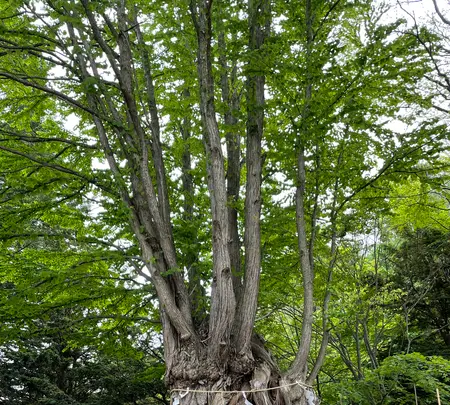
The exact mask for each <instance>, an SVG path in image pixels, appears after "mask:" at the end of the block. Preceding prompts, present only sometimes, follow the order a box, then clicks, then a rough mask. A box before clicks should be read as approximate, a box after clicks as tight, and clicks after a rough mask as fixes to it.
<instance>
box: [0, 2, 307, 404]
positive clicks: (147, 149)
mask: <svg viewBox="0 0 450 405" xmlns="http://www.w3.org/2000/svg"><path fill="white" fill-rule="evenodd" d="M46 4H47V3H46ZM55 4H56V3H55ZM55 4H54V3H53V2H50V1H48V4H47V7H48V8H49V9H50V10H52V13H54V14H55V15H57V16H59V18H60V19H61V24H63V25H64V26H65V27H66V28H67V33H66V34H65V35H67V43H68V44H69V45H66V44H64V45H61V46H60V48H61V49H60V52H61V53H62V54H67V55H66V57H67V59H68V60H70V61H71V63H72V64H73V66H70V69H71V75H73V77H75V78H76V79H77V80H78V82H79V83H87V84H89V83H94V85H93V86H94V90H95V91H92V89H88V86H86V89H85V94H83V98H81V99H82V101H79V100H78V99H76V98H72V97H71V96H68V95H64V94H63V93H60V92H59V91H57V90H54V89H52V88H50V87H45V86H43V85H40V84H35V83H34V82H33V80H31V79H30V80H28V81H27V80H26V79H22V76H17V77H16V78H12V79H13V80H15V81H16V82H19V83H21V84H25V85H26V86H31V87H34V88H35V89H37V90H39V91H43V92H46V93H47V94H51V95H53V96H56V97H58V98H59V99H60V100H62V101H63V102H65V103H68V104H70V105H71V106H72V107H75V108H78V109H81V110H83V112H84V113H88V114H89V115H90V116H91V118H92V120H93V122H94V124H95V129H96V132H97V135H98V139H99V145H100V146H101V148H102V149H103V152H104V155H105V157H106V160H107V162H108V165H109V168H110V172H111V174H112V181H113V182H115V186H116V188H117V191H118V193H117V194H118V196H116V198H117V201H120V200H121V201H122V204H123V205H124V206H125V207H126V208H127V210H128V214H129V218H128V220H129V227H130V229H131V230H132V232H133V233H134V236H135V238H136V240H137V241H138V243H139V247H140V251H141V259H142V262H143V263H144V264H145V266H146V268H147V270H148V272H149V273H150V275H147V274H145V273H144V272H142V269H141V270H138V272H139V274H141V275H142V274H144V277H146V279H147V280H149V281H151V283H152V284H153V286H154V289H155V291H156V294H157V297H158V300H159V304H160V310H161V318H162V325H163V336H164V350H165V360H166V368H167V371H166V380H167V383H168V385H169V387H170V388H171V389H173V390H181V391H174V393H178V394H174V396H173V399H174V402H175V401H177V400H178V402H179V403H183V404H198V405H201V404H206V403H212V404H222V403H224V401H225V403H227V404H240V403H244V404H247V402H246V399H245V397H244V395H243V394H242V391H244V392H246V391H247V392H249V395H248V399H247V401H250V402H251V403H253V404H265V405H266V404H267V405H269V404H292V405H297V404H298V405H300V404H302V405H303V404H307V403H309V402H308V398H310V397H311V395H309V394H308V395H309V396H308V395H307V393H308V392H309V391H307V390H305V389H304V388H303V386H301V385H297V384H296V381H297V379H299V381H300V382H305V381H306V376H307V367H306V364H307V359H308V356H309V352H310V341H311V333H312V331H311V323H312V312H313V306H312V278H313V274H312V268H311V263H310V259H309V252H308V246H307V243H306V233H305V227H306V224H305V219H304V212H303V211H304V208H303V205H302V204H303V201H299V202H298V214H297V219H298V229H299V248H300V258H301V264H302V270H303V272H304V279H305V322H304V326H303V334H302V342H301V348H300V351H299V355H298V356H297V358H296V360H295V362H294V364H293V366H292V367H291V368H290V369H289V370H288V372H287V373H286V375H285V376H284V377H283V376H282V375H281V374H280V372H279V370H278V368H277V366H276V364H275V363H274V361H273V360H272V359H271V357H270V355H269V353H268V352H267V351H266V349H265V348H264V345H263V344H261V342H258V339H257V338H256V337H255V335H254V324H255V317H256V312H257V301H258V295H259V282H260V272H261V229H260V228H261V227H260V218H261V206H262V198H261V184H262V166H263V157H262V142H263V134H264V115H265V112H264V111H265V94H264V91H265V75H264V72H263V71H261V69H260V67H259V64H262V61H261V60H259V59H261V54H262V50H263V46H264V43H265V40H266V39H267V37H268V35H269V28H270V15H271V11H270V2H269V0H262V1H255V0H249V2H248V10H247V12H248V26H247V29H248V50H249V52H250V53H251V54H252V58H250V59H252V61H249V62H248V66H247V68H248V72H247V73H245V74H246V77H245V81H246V84H245V86H244V89H245V97H246V109H247V111H246V113H247V114H246V122H245V124H246V125H245V126H246V149H245V164H246V186H245V214H244V216H245V220H244V235H243V236H244V237H243V239H244V240H243V245H244V246H243V247H244V251H245V254H243V253H242V252H240V241H239V231H238V221H237V212H236V210H233V209H232V208H230V203H232V200H233V199H234V200H237V199H238V198H239V184H240V167H241V166H240V165H241V156H239V154H240V145H239V143H240V137H239V136H238V135H237V134H233V133H228V134H227V135H226V137H225V138H226V141H227V147H228V153H227V155H228V156H229V159H228V161H227V162H226V159H225V157H224V153H223V151H222V136H221V135H222V134H221V132H220V131H219V124H218V121H217V115H218V113H217V109H216V106H215V90H214V84H215V79H214V77H213V69H212V65H213V56H212V51H211V43H212V39H213V32H212V25H213V24H212V0H191V1H190V4H189V9H190V13H191V18H192V23H193V26H194V27H195V33H196V37H197V58H196V63H197V75H198V90H199V92H198V94H199V100H198V106H199V110H200V118H201V124H202V134H203V143H204V159H205V162H206V168H207V170H206V172H207V173H206V177H207V184H208V190H209V199H210V219H211V228H212V230H211V242H212V258H213V260H212V261H213V268H212V280H211V284H210V285H211V293H210V297H207V296H206V294H205V291H204V289H203V291H201V290H202V285H201V282H200V280H199V279H195V277H198V275H196V274H195V275H194V274H193V272H192V270H193V269H194V268H195V264H196V263H195V261H196V260H197V257H196V256H195V255H191V256H190V258H189V259H188V260H189V261H190V262H191V263H190V265H192V266H193V267H191V268H190V270H189V271H188V273H189V274H188V275H191V276H192V278H191V279H190V280H189V281H188V282H186V280H185V279H184V275H183V271H179V270H180V269H179V258H178V252H177V249H176V247H175V240H174V234H173V227H172V223H171V212H170V205H169V193H168V184H167V183H168V176H167V174H166V167H165V164H166V163H167V162H165V159H164V158H165V156H164V155H163V150H162V143H161V137H160V128H161V126H160V123H159V117H158V103H157V100H156V95H155V85H154V82H153V75H152V71H151V63H150V55H149V52H148V49H147V46H146V43H145V38H144V33H143V32H142V30H141V27H140V25H139V22H138V15H137V11H136V9H135V6H134V5H132V4H131V2H128V1H127V0H119V1H117V2H116V4H115V8H114V12H115V13H116V14H115V15H114V18H115V21H111V17H110V15H109V14H110V11H111V10H109V9H108V8H106V9H104V10H103V11H101V10H97V8H96V3H95V2H94V1H91V0H81V2H80V4H78V3H77V2H73V1H68V2H67V4H65V3H64V2H62V3H61V4H59V3H57V4H56V5H55ZM307 4H309V10H310V5H311V3H310V1H308V2H307ZM308 19H309V20H308V21H311V20H312V17H311V16H309V17H308ZM81 21H83V23H81ZM58 24H59V21H58ZM58 29H59V28H57V30H58ZM308 30H309V31H308V33H309V34H308V35H309V36H311V32H312V31H311V27H309V28H308ZM54 35H55V36H58V35H59V32H58V31H56V32H55V33H54ZM221 38H222V39H220V36H219V43H220V44H221V45H222V46H223V45H224V44H225V41H224V36H222V37H221ZM88 39H89V40H88ZM80 48H81V49H82V52H80V51H76V50H78V49H80ZM43 52H44V51H43ZM221 52H222V54H221V59H220V63H221V64H222V68H223V69H224V74H223V75H222V77H221V84H222V97H223V99H224V101H225V102H226V103H227V104H228V108H227V112H226V123H227V124H230V125H232V124H233V123H235V118H234V117H233V109H235V108H236V107H238V105H239V97H238V96H236V94H235V93H233V92H232V91H230V89H229V85H228V81H229V80H230V77H229V76H228V72H227V69H228V68H227V60H226V58H224V55H225V54H226V52H224V51H223V50H221ZM99 55H100V56H101V57H102V58H103V60H101V58H100V56H99ZM255 55H256V56H255ZM41 57H42V59H45V57H44V56H42V55H41ZM135 59H136V61H135ZM255 59H257V61H256V62H255ZM55 60H56V59H55ZM100 60H101V62H100ZM55 65H58V63H56V62H55ZM103 65H107V66H108V67H107V68H106V70H107V71H108V73H110V74H111V75H112V76H113V77H114V80H113V81H112V82H108V81H105V80H104V79H103V77H102V69H105V68H104V67H103V68H102V66H103ZM64 66H65V65H64ZM137 66H138V67H139V69H140V70H139V71H138V68H137ZM3 77H6V78H8V79H10V78H11V75H9V74H7V73H4V74H3ZM140 77H141V79H140V81H139V79H138V78H140ZM138 84H139V86H138ZM308 86H309V87H308V88H309V92H310V90H311V88H310V86H311V85H310V84H308ZM182 96H183V97H184V98H187V97H189V92H188V90H185V91H184V92H183V95H182ZM74 97H76V96H74ZM306 98H307V99H308V100H309V98H310V94H309V96H308V94H307V97H306ZM118 100H119V101H118ZM85 104H86V105H85ZM187 121H188V119H186V120H184V121H183V125H182V128H181V134H182V138H183V140H184V141H185V142H187V141H188V139H189V136H190V135H189V123H188V122H187ZM302 148H303V146H301V148H300V152H299V162H300V163H299V189H298V190H299V191H298V193H297V199H300V200H303V198H304V186H305V173H304V164H302V163H301V159H304V156H303V149H302ZM124 161H125V162H126V163H125V167H124V165H123V162H124ZM190 165H191V159H190V156H189V150H187V149H186V150H185V151H184V156H183V166H182V173H183V175H184V180H183V187H184V191H185V195H187V194H188V193H189V192H192V183H191V179H190V178H189V170H190ZM227 175H229V176H230V178H228V179H227ZM184 208H185V213H184V214H185V219H187V220H189V218H192V212H193V210H192V206H190V205H189V204H187V203H185V205H184ZM241 263H242V264H243V267H244V272H242V271H241ZM197 294H203V295H204V296H203V297H202V298H204V300H205V301H208V305H206V307H209V314H208V316H207V317H203V318H202V317H200V316H198V312H199V306H200V304H199V300H197ZM294 383H295V384H294ZM292 384H294V385H292ZM279 386H283V388H276V389H275V387H279ZM186 390H191V392H187V391H186ZM193 390H199V391H202V390H206V391H223V392H218V393H206V392H193ZM228 391H236V392H235V393H229V392H228ZM186 392H187V393H186ZM182 393H184V394H186V395H184V394H182Z"/></svg>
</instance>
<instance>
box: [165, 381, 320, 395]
mask: <svg viewBox="0 0 450 405" xmlns="http://www.w3.org/2000/svg"><path fill="white" fill-rule="evenodd" d="M293 385H300V386H302V387H305V388H310V389H313V387H312V386H311V385H308V384H304V383H302V382H300V381H296V382H294V383H291V384H285V385H279V386H277V387H268V388H257V389H252V390H236V391H234V390H233V391H225V390H191V389H190V388H187V389H182V388H174V389H172V390H171V391H170V392H171V393H172V392H184V395H183V397H184V396H185V395H187V394H188V393H189V392H193V393H203V394H241V393H243V392H245V393H246V394H251V393H252V392H265V391H272V390H278V389H281V388H286V387H292V386H293Z"/></svg>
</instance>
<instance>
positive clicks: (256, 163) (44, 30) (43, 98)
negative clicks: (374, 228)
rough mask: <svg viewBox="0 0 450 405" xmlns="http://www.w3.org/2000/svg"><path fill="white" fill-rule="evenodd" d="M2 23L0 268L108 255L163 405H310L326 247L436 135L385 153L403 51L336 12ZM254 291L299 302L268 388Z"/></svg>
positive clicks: (120, 5) (400, 42)
mask: <svg viewBox="0 0 450 405" xmlns="http://www.w3.org/2000/svg"><path fill="white" fill-rule="evenodd" d="M0 13H1V14H0V17H1V20H0V24H1V29H0V55H1V61H0V78H1V79H2V80H1V82H0V86H1V91H2V95H3V97H2V99H1V106H2V123H1V128H0V132H1V136H2V138H1V143H0V151H1V154H2V155H1V158H2V159H1V164H2V178H1V181H2V182H1V192H2V198H3V200H2V201H3V203H4V204H5V207H6V208H5V209H4V211H3V217H4V223H3V224H2V240H3V241H7V242H8V243H9V244H8V246H7V249H8V255H13V256H14V257H17V255H19V254H20V253H21V252H23V250H24V249H27V248H29V245H28V244H27V243H28V242H27V241H28V240H29V239H30V238H34V239H33V240H35V239H36V238H50V237H58V238H60V240H62V241H64V246H65V249H68V250H70V251H72V252H76V253H78V252H79V251H80V247H79V245H78V244H79V243H91V242H92V241H94V240H95V243H96V244H97V245H106V246H109V247H110V252H111V251H112V252H116V253H117V252H124V254H125V258H126V259H127V260H128V263H129V265H128V266H126V265H123V267H122V270H123V269H125V270H126V271H128V272H129V273H130V272H134V273H136V274H138V275H140V276H141V277H143V278H144V279H145V280H147V282H148V283H150V284H151V286H152V288H154V291H155V297H156V300H155V299H150V300H149V301H148V302H147V304H148V307H149V311H151V310H152V308H153V307H152V306H154V305H155V302H156V301H157V303H158V304H157V305H159V312H160V317H161V322H162V333H163V337H164V353H165V363H166V382H167V384H168V386H169V388H170V389H172V390H173V394H172V395H173V398H174V400H175V401H178V403H183V404H199V405H201V404H206V403H213V404H221V403H230V404H236V403H243V402H244V396H243V395H242V394H241V391H242V390H244V391H252V390H253V391H255V392H252V393H251V398H250V399H251V401H252V402H253V403H256V404H259V403H264V404H270V403H280V404H281V403H287V404H303V403H305V402H309V401H312V398H313V397H314V395H312V394H311V392H312V391H310V390H309V389H307V388H305V387H306V386H307V385H311V384H312V383H313V381H314V379H315V377H316V376H317V373H318V370H319V368H320V365H321V363H322V361H323V358H324V355H325V349H326V346H327V328H328V326H327V315H326V313H327V306H328V302H329V300H330V297H331V293H330V289H329V288H328V284H329V282H330V281H331V278H332V277H331V276H332V271H333V267H334V263H335V258H336V254H337V251H338V243H339V235H344V234H345V232H348V231H351V232H358V231H359V230H360V229H361V227H362V226H363V225H361V224H362V223H363V222H364V218H367V217H368V216H369V215H370V211H371V210H374V209H376V207H377V205H378V204H372V205H370V204H366V201H376V200H373V198H374V197H376V196H378V197H379V196H380V191H379V189H380V187H378V188H377V187H376V186H377V185H379V184H380V183H381V182H382V181H383V179H384V178H386V179H387V180H389V181H393V180H395V179H398V178H401V176H402V175H401V173H402V172H405V171H407V170H408V169H409V168H410V167H413V166H414V164H415V163H416V162H417V161H418V160H419V159H421V158H423V151H424V150H425V151H427V152H429V151H432V152H433V153H434V151H435V147H436V145H439V142H438V141H439V139H440V137H441V136H442V133H443V131H442V128H437V129H436V128H434V126H433V124H434V122H433V121H430V122H428V121H426V120H423V121H422V122H420V123H419V124H418V125H416V126H414V127H411V128H412V129H411V130H409V131H404V133H403V135H402V136H403V137H402V139H400V138H399V137H398V138H397V137H396V133H395V131H394V130H393V129H392V128H390V127H388V126H386V120H388V121H389V120H390V119H393V118H394V117H397V119H398V120H405V121H406V122H408V119H410V118H411V117H410V116H408V115H407V114H401V115H398V116H397V113H398V110H399V109H400V107H405V106H407V107H410V108H412V107H415V108H416V111H415V113H417V111H420V109H421V108H422V106H421V105H420V101H421V99H422V97H421V95H420V92H419V91H416V89H415V88H414V86H413V85H412V83H414V82H415V81H416V80H418V78H420V77H421V75H423V74H424V72H425V71H426V67H425V68H424V67H423V66H424V62H423V53H421V52H420V51H419V50H417V49H416V47H415V40H414V38H412V37H410V36H408V35H400V34H398V33H396V32H395V29H396V28H397V27H398V26H399V24H400V23H395V24H391V25H382V24H381V22H380V19H381V16H382V14H383V13H382V10H381V11H380V9H378V8H377V7H376V6H373V5H371V4H359V3H358V2H352V1H345V0H341V1H339V0H337V1H335V2H330V1H325V0H324V1H318V2H316V1H314V2H313V1H311V0H305V1H299V2H287V3H285V2H283V1H269V0H261V1H253V0H249V2H248V4H247V5H246V8H245V10H241V7H240V5H239V4H238V3H234V2H231V3H230V2H222V1H217V2H213V1H212V0H209V1H208V0H190V1H189V2H169V3H164V2H143V1H136V2H129V1H126V0H117V1H106V0H104V1H95V2H94V1H90V0H81V1H80V2H78V1H71V0H54V1H53V0H52V1H50V0H45V1H36V2H34V1H20V0H17V1H12V2H10V3H9V4H4V5H2V6H1V10H0ZM405 66H407V69H405ZM67 121H72V125H71V127H70V126H68V125H67ZM399 139H400V140H399ZM404 140H407V141H404ZM430 156H432V154H430ZM99 163H106V165H107V168H104V167H103V166H101V165H99ZM264 163H266V167H265V168H264V167H263V166H264V165H263V164H264ZM263 179H264V180H265V182H263ZM387 183H388V181H386V184H387ZM383 184H384V183H382V184H381V185H383ZM280 189H283V190H284V192H282V193H281V194H280V192H279V190H280ZM381 189H382V188H381ZM381 195H383V194H382V191H381ZM361 196H362V197H361ZM263 197H264V198H265V206H264V209H265V210H266V211H265V213H264V216H263V217H262V216H261V209H262V201H263ZM284 198H287V199H289V200H290V202H288V203H285V204H283V203H280V199H281V200H282V199H284ZM291 202H292V203H291ZM93 212H96V213H95V214H94V213H93ZM99 212H100V214H99ZM18 213H21V217H20V220H18V218H19V217H18V216H17V215H18ZM277 215H279V216H280V217H281V218H283V219H284V221H283V226H286V227H287V228H289V229H290V227H291V223H293V224H295V228H294V230H293V231H292V229H291V232H290V233H289V234H287V235H286V240H284V241H281V242H279V243H278V244H276V245H271V243H270V238H268V239H267V240H266V241H264V242H265V246H266V242H267V252H265V253H264V256H263V254H262V248H261V247H262V240H261V238H262V235H263V236H264V233H263V232H262V230H261V224H263V225H264V226H265V227H266V228H265V230H266V232H267V231H268V227H270V226H272V225H274V226H276V224H277V222H276V218H274V216H277ZM289 221H291V222H289ZM45 243H48V242H45ZM45 243H44V245H45ZM92 243H93V242H92ZM134 245H135V246H137V248H135V246H134ZM316 247H319V248H320V251H321V254H322V258H324V259H325V260H326V261H327V263H328V264H327V265H324V266H323V265H322V266H321V265H319V264H320V263H319V262H318V261H317V260H316V250H315V248H316ZM286 252H288V253H289V254H290V255H291V256H290V259H289V265H288V266H286V268H283V269H280V266H279V265H277V264H276V263H277V261H280V260H281V259H282V258H283V256H284V255H285V254H286ZM263 259H264V260H263ZM60 260H63V258H61V259H60ZM263 264H264V265H265V266H266V269H264V268H263ZM130 265H132V266H130ZM315 266H316V267H317V269H318V270H320V271H321V272H322V277H321V279H320V280H322V281H323V286H321V288H319V291H320V294H319V295H318V297H317V299H316V303H315V302H314V301H315V300H314V284H315V275H314V271H315ZM277 267H278V268H277ZM261 272H264V273H265V275H266V276H267V277H270V276H271V274H272V273H271V272H273V274H278V275H279V273H280V272H281V273H283V275H284V277H286V278H287V279H296V280H301V282H302V285H303V288H302V289H303V293H302V292H300V291H296V294H297V298H298V299H299V302H301V305H302V327H301V333H300V336H299V338H298V341H296V342H295V346H296V350H295V353H293V356H292V358H290V359H289V360H290V362H289V364H288V365H287V366H286V367H285V368H284V369H283V370H280V368H279V367H278V365H277V364H276V362H275V361H274V359H273V358H272V357H271V355H270V353H269V352H268V350H267V348H266V347H265V344H264V341H263V339H262V338H261V336H259V335H257V334H256V333H255V317H256V313H257V302H258V296H259V294H260V289H259V284H260V275H261ZM327 280H328V281H327ZM316 284H317V282H316ZM324 286H325V287H324ZM86 298H88V297H86ZM315 304H316V305H319V306H321V307H322V311H321V317H322V318H323V324H322V325H323V338H322V343H321V345H320V350H318V351H317V353H315V356H314V359H313V360H314V361H312V367H311V366H310V363H311V354H312V353H311V340H312V335H313V324H314V318H315V317H314V315H315ZM279 386H282V387H283V388H275V387H279ZM272 388H274V389H272ZM188 389H189V390H190V391H189V392H188ZM196 391H197V392H196ZM208 391H209V393H208ZM249 396H250V394H249Z"/></svg>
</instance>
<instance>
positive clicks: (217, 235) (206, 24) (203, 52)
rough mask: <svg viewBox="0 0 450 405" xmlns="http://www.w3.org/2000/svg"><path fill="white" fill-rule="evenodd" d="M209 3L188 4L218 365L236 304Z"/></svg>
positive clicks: (212, 354)
mask: <svg viewBox="0 0 450 405" xmlns="http://www.w3.org/2000/svg"><path fill="white" fill-rule="evenodd" d="M211 5H212V4H211V2H210V1H207V0H200V1H198V2H194V1H193V2H191V6H190V7H191V14H192V19H193V22H194V25H195V28H196V31H197V41H198V52H197V70H198V79H199V85H200V113H201V119H202V124H203V132H204V138H205V148H206V158H207V168H208V186H209V193H210V200H211V214H212V243H213V283H212V290H211V311H210V321H209V336H208V338H209V346H208V352H209V356H208V357H209V360H210V361H212V362H220V358H221V357H223V356H225V357H226V356H227V354H228V348H229V341H230V331H231V325H232V322H233V319H234V314H235V309H236V308H235V307H236V300H235V296H234V291H233V281H232V277H231V262H230V255H229V252H228V237H229V236H228V215H227V192H226V182H225V166H224V158H223V154H222V146H221V141H220V135H219V128H218V124H217V120H216V109H215V106H214V81H213V77H212V70H211Z"/></svg>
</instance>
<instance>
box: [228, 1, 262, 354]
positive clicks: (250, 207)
mask: <svg viewBox="0 0 450 405" xmlns="http://www.w3.org/2000/svg"><path fill="white" fill-rule="evenodd" d="M248 15H249V17H248V21H249V24H248V26H249V50H250V52H255V51H260V50H261V47H262V46H263V44H264V40H265V37H266V36H267V35H268V32H269V24H270V17H269V15H270V11H269V2H268V1H263V2H259V1H258V2H255V1H253V0H250V1H249V2H248ZM261 19H263V21H264V23H265V25H263V26H261ZM258 62H259V63H260V64H261V63H262V61H261V60H258V61H257V63H258ZM253 69H254V70H256V69H257V67H255V66H253V64H250V65H249V66H248V70H249V72H250V73H249V74H248V77H247V91H246V98H247V139H246V152H247V154H246V166H247V178H246V180H247V181H246V190H245V234H244V247H245V276H244V289H243V293H242V298H241V300H240V302H239V308H238V313H237V317H236V322H237V336H236V347H237V350H238V351H239V352H240V353H242V354H243V355H249V354H251V353H250V351H249V348H250V340H251V336H252V331H253V325H254V322H255V315H256V306H257V300H258V292H259V276H260V270H261V229H260V217H261V177H262V156H261V142H262V137H263V123H264V83H265V77H264V76H263V75H254V74H253V73H251V72H252V70H253Z"/></svg>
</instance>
